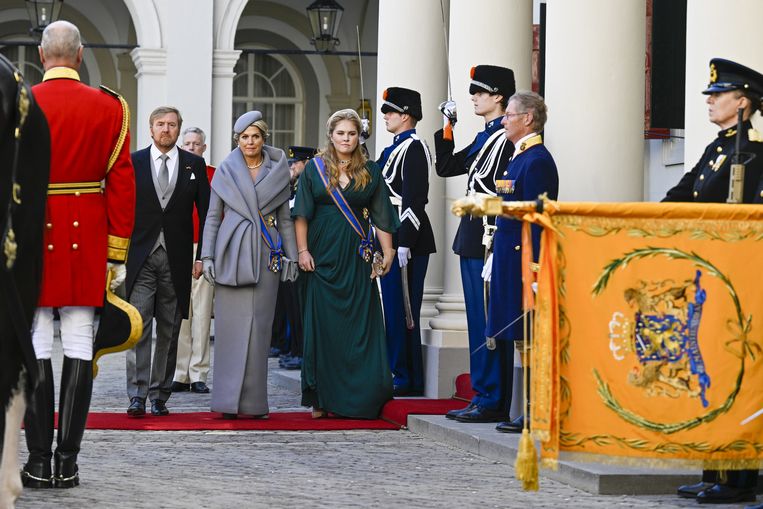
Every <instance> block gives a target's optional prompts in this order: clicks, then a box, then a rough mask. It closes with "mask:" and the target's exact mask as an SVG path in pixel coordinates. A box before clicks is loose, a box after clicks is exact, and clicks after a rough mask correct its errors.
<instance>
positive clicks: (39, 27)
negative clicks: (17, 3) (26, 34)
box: [26, 0, 64, 35]
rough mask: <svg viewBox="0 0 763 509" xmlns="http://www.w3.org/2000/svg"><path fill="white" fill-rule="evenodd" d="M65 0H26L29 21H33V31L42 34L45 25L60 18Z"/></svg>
mask: <svg viewBox="0 0 763 509" xmlns="http://www.w3.org/2000/svg"><path fill="white" fill-rule="evenodd" d="M63 4H64V0H26V9H27V12H29V21H30V22H31V23H32V28H31V30H30V32H31V33H34V34H38V35H39V34H42V32H43V30H45V27H47V26H48V25H50V24H51V23H53V22H54V21H56V20H57V19H58V16H59V15H60V14H61V7H62V6H63Z"/></svg>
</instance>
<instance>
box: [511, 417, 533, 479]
mask: <svg viewBox="0 0 763 509" xmlns="http://www.w3.org/2000/svg"><path fill="white" fill-rule="evenodd" d="M514 469H515V470H516V472H517V473H516V475H517V479H518V480H520V481H522V489H523V490H525V491H538V452H537V451H536V450H535V442H533V439H532V437H531V436H530V430H528V429H527V428H525V429H523V430H522V438H520V439H519V452H518V453H517V462H516V463H515V464H514Z"/></svg>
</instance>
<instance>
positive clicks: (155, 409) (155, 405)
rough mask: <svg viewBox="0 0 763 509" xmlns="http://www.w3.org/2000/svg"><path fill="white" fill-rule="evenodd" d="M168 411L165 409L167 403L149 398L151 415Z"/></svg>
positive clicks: (166, 413) (167, 413)
mask: <svg viewBox="0 0 763 509" xmlns="http://www.w3.org/2000/svg"><path fill="white" fill-rule="evenodd" d="M169 414H170V411H169V410H167V405H165V404H164V401H162V400H160V399H154V400H151V415H159V416H162V415H169Z"/></svg>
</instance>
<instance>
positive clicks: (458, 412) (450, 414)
mask: <svg viewBox="0 0 763 509" xmlns="http://www.w3.org/2000/svg"><path fill="white" fill-rule="evenodd" d="M475 408H477V405H475V404H474V403H469V404H468V405H466V406H465V407H464V408H459V409H458V410H449V411H448V412H447V413H446V414H445V417H447V418H448V419H455V418H456V417H458V416H459V415H461V414H462V413H464V412H471V411H472V410H474V409H475Z"/></svg>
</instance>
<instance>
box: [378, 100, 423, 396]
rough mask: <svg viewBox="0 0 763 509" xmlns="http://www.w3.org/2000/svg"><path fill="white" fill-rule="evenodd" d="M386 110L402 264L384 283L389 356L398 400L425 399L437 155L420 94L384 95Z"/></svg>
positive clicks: (388, 168)
mask: <svg viewBox="0 0 763 509" xmlns="http://www.w3.org/2000/svg"><path fill="white" fill-rule="evenodd" d="M383 98H384V102H383V103H382V107H381V111H382V113H384V123H385V124H386V126H387V131H389V132H391V133H392V134H394V135H395V137H394V139H393V143H392V145H390V146H389V147H387V148H385V149H384V151H383V152H382V155H381V157H380V158H379V160H378V161H377V162H376V163H377V164H378V165H379V167H380V168H382V175H384V181H385V182H386V183H387V188H388V189H389V197H390V201H392V204H393V205H394V206H395V207H396V209H397V211H398V214H399V215H400V229H399V230H398V231H397V233H395V234H393V236H392V241H393V243H394V247H395V249H397V258H398V263H397V264H394V263H393V264H392V268H391V269H390V271H389V273H388V274H387V275H386V276H384V277H383V278H382V279H381V288H382V301H383V303H384V324H385V328H386V331H387V355H388V356H389V363H390V369H391V371H392V376H393V380H392V385H393V387H392V389H393V395H394V396H420V395H421V394H423V392H424V364H423V361H422V355H421V329H420V323H419V318H420V314H421V303H422V301H423V299H424V278H425V277H426V274H427V265H428V264H429V255H430V254H432V253H434V252H435V242H434V233H433V232H432V225H431V224H430V222H429V216H427V213H426V211H425V210H424V206H425V205H426V204H427V201H428V195H429V170H430V168H431V167H432V155H431V154H430V152H429V147H427V145H426V143H424V140H422V139H421V138H419V137H418V135H417V134H416V123H417V122H418V121H419V120H421V118H422V114H421V96H420V95H419V93H418V92H416V91H415V90H410V89H408V88H400V87H390V88H388V89H386V90H385V91H384V95H383ZM405 276H407V279H406V282H407V284H408V296H407V297H408V298H409V299H410V311H411V318H412V320H413V324H412V325H413V327H412V328H411V329H409V328H408V327H407V324H406V311H405V307H404V298H405V295H404V292H405V289H404V288H403V281H402V277H405Z"/></svg>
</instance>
